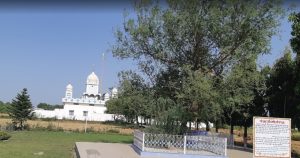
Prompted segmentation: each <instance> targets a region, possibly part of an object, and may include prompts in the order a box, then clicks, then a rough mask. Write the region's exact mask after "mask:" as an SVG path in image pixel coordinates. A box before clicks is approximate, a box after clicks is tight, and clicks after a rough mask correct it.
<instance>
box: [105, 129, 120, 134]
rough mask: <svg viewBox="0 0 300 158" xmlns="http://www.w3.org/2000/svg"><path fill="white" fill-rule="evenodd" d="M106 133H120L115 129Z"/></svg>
mask: <svg viewBox="0 0 300 158" xmlns="http://www.w3.org/2000/svg"><path fill="white" fill-rule="evenodd" d="M106 132H107V133H120V131H119V130H117V129H109V130H107V131H106Z"/></svg>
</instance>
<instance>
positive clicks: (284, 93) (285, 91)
mask: <svg viewBox="0 0 300 158" xmlns="http://www.w3.org/2000/svg"><path fill="white" fill-rule="evenodd" d="M291 53H292V52H291V50H290V49H288V48H287V49H285V51H284V55H283V57H281V58H280V59H278V60H277V61H276V63H275V64H274V66H273V67H272V69H271V71H270V75H269V78H268V81H267V86H268V90H267V102H268V108H269V111H270V116H272V117H289V118H292V127H295V125H296V124H297V122H298V125H299V114H298V111H299V104H300V99H298V98H299V96H298V95H297V92H296V91H295V87H296V86H297V80H298V78H297V77H296V76H297V73H296V72H297V70H296V69H297V66H296V62H295V60H293V58H292V54H291Z"/></svg>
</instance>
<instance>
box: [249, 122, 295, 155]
mask: <svg viewBox="0 0 300 158" xmlns="http://www.w3.org/2000/svg"><path fill="white" fill-rule="evenodd" d="M253 158H291V119H289V118H272V117H253Z"/></svg>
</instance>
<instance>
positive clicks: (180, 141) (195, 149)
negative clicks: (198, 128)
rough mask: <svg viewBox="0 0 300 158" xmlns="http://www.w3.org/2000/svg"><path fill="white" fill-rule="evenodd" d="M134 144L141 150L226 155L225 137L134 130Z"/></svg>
mask: <svg viewBox="0 0 300 158" xmlns="http://www.w3.org/2000/svg"><path fill="white" fill-rule="evenodd" d="M133 143H134V145H135V146H136V147H137V148H139V149H140V150H141V151H149V152H166V153H183V154H203V153H205V154H211V155H221V156H226V155H227V138H220V137H216V136H189V135H169V134H153V133H143V132H141V131H138V130H136V131H134V142H133Z"/></svg>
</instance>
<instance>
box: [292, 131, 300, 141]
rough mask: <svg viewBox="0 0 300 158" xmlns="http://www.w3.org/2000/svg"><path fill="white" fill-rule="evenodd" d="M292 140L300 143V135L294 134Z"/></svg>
mask: <svg viewBox="0 0 300 158" xmlns="http://www.w3.org/2000/svg"><path fill="white" fill-rule="evenodd" d="M292 140H294V141H300V133H298V132H297V133H293V134H292Z"/></svg>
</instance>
